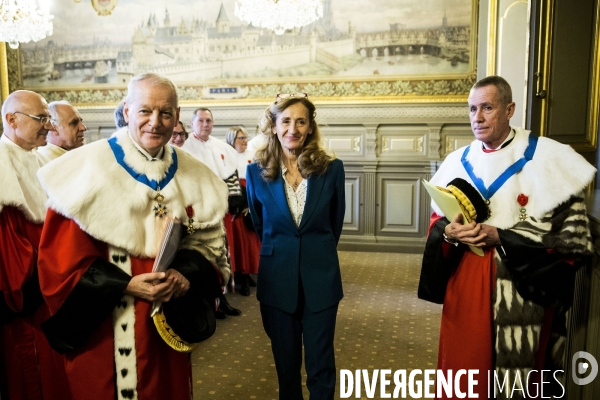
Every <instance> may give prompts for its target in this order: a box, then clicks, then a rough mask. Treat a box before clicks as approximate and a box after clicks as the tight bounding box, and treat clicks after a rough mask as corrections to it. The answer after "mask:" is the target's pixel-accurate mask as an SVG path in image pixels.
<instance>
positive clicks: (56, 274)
mask: <svg viewBox="0 0 600 400" xmlns="http://www.w3.org/2000/svg"><path fill="white" fill-rule="evenodd" d="M124 114H125V118H126V120H127V122H128V127H129V128H128V129H124V130H121V131H119V132H118V133H117V134H116V135H115V137H113V138H111V139H109V140H101V141H97V142H94V143H91V144H89V145H87V146H83V147H81V148H79V149H76V150H73V151H70V152H67V153H66V154H64V155H63V156H61V157H60V158H57V159H56V160H54V161H53V162H51V163H49V164H48V165H46V166H45V167H44V168H42V169H41V170H40V171H39V173H38V177H39V178H40V182H41V184H42V186H43V187H44V189H45V190H46V192H47V194H48V199H49V201H48V205H49V209H48V214H47V217H46V221H45V224H44V230H43V232H42V237H41V241H40V255H39V271H40V272H39V274H40V286H41V289H42V293H43V295H44V298H45V301H46V303H47V304H48V306H49V308H50V312H51V313H52V316H51V317H50V318H49V319H48V320H47V321H46V322H44V323H43V324H42V329H43V330H44V333H45V334H46V336H47V337H48V339H49V342H50V344H51V345H52V346H53V348H54V349H56V350H57V351H59V352H61V353H64V354H65V358H66V372H67V378H68V381H69V382H68V386H69V388H70V390H71V394H72V398H73V399H74V400H84V399H85V400H90V399H98V400H106V399H117V398H118V399H140V400H144V399H153V400H154V399H157V400H161V399H165V400H166V399H182V400H183V399H191V398H192V393H191V388H192V381H191V367H190V362H189V354H186V353H183V352H178V351H175V350H174V349H173V348H171V347H170V346H169V345H167V343H166V342H165V341H164V340H163V339H162V338H161V336H160V335H159V333H158V331H157V328H156V327H155V325H154V322H153V319H152V318H151V317H150V315H151V310H152V308H153V302H162V303H163V305H164V307H167V306H168V307H169V309H171V310H174V311H175V312H176V315H178V316H180V317H182V318H183V319H184V320H185V321H183V324H184V325H185V323H186V322H188V323H189V322H190V321H192V320H193V319H194V316H195V315H196V314H197V313H199V312H203V310H204V311H206V310H208V312H209V313H212V312H211V311H210V308H208V306H207V303H214V299H215V298H216V297H217V296H218V295H219V293H220V286H219V283H218V278H217V274H216V271H215V270H214V268H213V264H214V265H216V266H218V268H219V269H220V271H221V272H222V274H223V275H224V276H227V277H228V276H229V274H230V270H229V266H228V264H227V254H226V248H225V240H224V230H223V225H222V219H223V215H224V214H225V211H226V210H227V185H226V184H225V183H224V182H223V181H222V180H221V179H219V178H218V177H217V176H216V175H215V174H214V173H212V172H211V171H210V170H209V169H208V168H207V167H206V166H205V165H204V164H202V163H200V162H199V161H197V160H196V159H195V158H193V157H192V156H191V155H189V154H188V153H186V152H184V151H180V150H179V149H176V148H173V147H172V146H169V145H167V143H168V141H169V139H170V138H171V135H172V131H173V128H174V127H175V125H176V124H177V121H178V120H179V106H178V99H177V91H176V88H175V86H174V84H173V83H172V82H171V81H170V80H168V79H166V78H163V77H161V76H158V75H155V74H145V75H140V76H137V77H134V78H133V79H132V80H131V82H130V83H129V86H128V95H127V98H126V100H125V108H124ZM170 217H173V218H178V219H179V220H181V221H182V222H183V224H184V225H185V231H186V235H185V236H184V237H183V239H182V241H181V244H180V246H179V251H178V253H177V255H176V256H175V260H174V261H173V262H172V264H171V265H170V267H169V268H168V269H167V270H166V272H152V271H153V265H154V262H155V258H156V257H157V255H158V253H159V247H160V243H161V239H162V237H163V232H164V230H165V226H166V224H167V220H168V218H170ZM202 302H204V303H203V304H204V306H205V307H204V308H203V307H202V305H203V304H201V303H202ZM165 314H166V312H165ZM211 316H212V314H211ZM180 319H181V318H180ZM175 322H177V321H175ZM213 322H214V321H213ZM167 323H168V324H169V325H171V326H174V325H173V323H174V321H173V320H170V319H169V318H167ZM178 324H179V325H181V324H182V321H181V320H179V321H178ZM176 333H178V334H180V333H179V332H178V331H176ZM181 336H182V339H183V340H184V341H185V340H188V339H186V338H184V337H183V335H181ZM188 341H189V340H188Z"/></svg>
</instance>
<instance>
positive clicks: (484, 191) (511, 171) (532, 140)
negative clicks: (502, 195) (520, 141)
mask: <svg viewBox="0 0 600 400" xmlns="http://www.w3.org/2000/svg"><path fill="white" fill-rule="evenodd" d="M537 142H538V137H537V136H535V135H532V134H531V133H530V134H529V145H528V146H527V148H526V149H525V153H524V154H523V157H521V158H520V159H518V160H517V161H515V162H514V164H513V165H511V166H510V167H508V168H507V169H506V170H505V171H504V172H503V173H502V174H500V176H499V177H498V178H496V180H495V181H494V182H492V184H491V185H490V187H489V188H486V187H485V184H484V183H483V180H482V179H481V178H479V177H477V175H475V172H474V171H473V166H472V165H471V163H470V162H469V161H468V160H467V155H468V154H469V150H470V149H471V146H467V148H466V149H465V151H464V153H463V155H462V157H461V159H460V162H462V165H463V167H465V170H466V171H467V174H469V177H470V178H471V180H472V181H473V183H474V184H475V186H476V187H477V190H479V193H481V195H482V196H483V198H484V199H485V200H489V199H491V198H492V196H493V195H494V194H495V193H496V192H497V191H498V189H500V188H501V187H502V185H504V183H506V181H507V180H508V179H509V178H510V177H511V176H513V175H515V174H517V173H519V172H520V171H521V170H522V169H523V167H524V166H525V164H527V163H528V162H529V161H531V159H532V158H533V154H534V153H535V148H536V147H537Z"/></svg>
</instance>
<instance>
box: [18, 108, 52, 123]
mask: <svg viewBox="0 0 600 400" xmlns="http://www.w3.org/2000/svg"><path fill="white" fill-rule="evenodd" d="M13 114H22V115H26V116H28V117H29V118H33V119H35V120H37V121H38V122H40V123H41V124H42V125H43V126H46V125H48V124H50V125H51V126H54V122H52V118H50V117H38V116H37V115H31V114H27V113H24V112H21V111H15V112H13Z"/></svg>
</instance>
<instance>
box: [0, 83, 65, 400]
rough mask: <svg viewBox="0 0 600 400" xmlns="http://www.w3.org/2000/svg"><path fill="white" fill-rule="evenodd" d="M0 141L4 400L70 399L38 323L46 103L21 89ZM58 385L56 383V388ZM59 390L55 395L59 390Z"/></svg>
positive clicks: (6, 113)
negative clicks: (41, 148) (41, 150)
mask: <svg viewBox="0 0 600 400" xmlns="http://www.w3.org/2000/svg"><path fill="white" fill-rule="evenodd" d="M2 123H3V127H4V135H2V137H1V138H0V188H1V190H0V289H1V290H2V297H1V298H0V318H1V320H2V323H3V326H2V347H3V353H4V360H3V361H4V369H5V371H6V377H2V380H4V379H6V382H3V383H4V385H6V384H7V385H8V387H5V386H4V385H3V388H2V392H3V394H2V398H4V397H5V396H7V398H8V399H19V400H20V399H42V398H52V397H54V398H58V397H57V396H60V397H61V398H65V399H68V397H67V396H68V394H66V393H64V392H62V391H61V390H60V386H61V383H62V382H64V380H61V378H64V375H62V374H61V372H62V371H61V366H60V365H59V363H60V361H58V360H59V356H58V354H56V353H54V352H53V351H52V350H51V349H50V347H49V346H48V343H47V341H46V339H45V338H44V335H43V334H42V331H41V330H40V327H39V324H40V322H41V321H42V320H43V319H44V318H45V317H47V316H48V310H47V308H46V307H45V306H42V304H43V299H42V295H41V293H40V287H39V282H38V267H37V262H38V247H39V241H40V235H41V233H42V226H43V222H44V218H45V216H46V205H45V203H46V200H47V196H46V193H44V190H43V189H42V186H41V185H40V183H39V181H38V179H37V177H36V173H37V171H38V169H39V168H40V167H41V166H43V165H44V164H45V163H46V159H45V158H44V157H42V156H41V155H40V154H39V153H38V152H37V150H36V148H37V147H39V146H44V145H45V144H46V136H47V135H48V130H50V129H52V128H53V127H52V123H51V121H50V114H49V111H48V104H47V103H46V100H44V98H43V97H42V96H40V95H39V94H37V93H34V92H30V91H26V90H19V91H16V92H13V93H11V94H10V95H9V96H8V97H7V99H6V100H5V101H4V104H3V105H2ZM55 384H56V385H55ZM57 386H58V388H59V391H58V392H56V391H54V390H55V389H56V388H57Z"/></svg>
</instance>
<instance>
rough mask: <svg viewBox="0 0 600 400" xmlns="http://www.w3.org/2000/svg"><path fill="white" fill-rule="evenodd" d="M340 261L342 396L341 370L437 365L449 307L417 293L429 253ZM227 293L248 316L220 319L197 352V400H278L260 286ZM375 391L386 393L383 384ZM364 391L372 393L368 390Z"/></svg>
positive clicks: (345, 256)
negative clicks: (247, 292) (423, 262)
mask: <svg viewBox="0 0 600 400" xmlns="http://www.w3.org/2000/svg"><path fill="white" fill-rule="evenodd" d="M340 262H341V269H342V280H343V284H344V294H345V297H344V299H343V300H342V302H341V303H340V307H339V312H338V320H337V328H336V339H335V346H336V365H337V368H338V383H337V385H336V398H339V370H340V369H349V370H356V369H368V370H369V372H370V373H371V372H372V371H373V369H390V370H392V371H394V370H398V369H406V370H407V373H409V372H410V370H412V369H425V368H435V365H436V362H437V344H438V333H439V323H440V314H441V306H438V305H435V304H431V303H427V302H424V301H422V300H419V299H417V297H416V291H417V284H418V281H419V273H420V268H421V255H420V254H394V253H358V252H347V251H345V252H340ZM227 297H228V299H229V302H230V303H231V305H233V306H234V307H237V308H240V309H241V310H243V315H242V316H240V317H228V318H227V319H226V320H223V321H218V324H217V331H216V333H215V335H214V336H213V337H212V338H210V339H209V340H207V341H205V342H203V343H201V344H200V345H199V346H198V347H197V348H196V349H195V350H194V352H193V354H192V364H193V376H194V381H195V383H194V399H202V400H205V399H258V400H271V399H273V400H277V399H278V393H277V390H278V389H277V374H276V372H275V365H274V363H273V356H272V354H271V348H270V343H269V340H268V338H267V336H266V334H265V333H264V330H263V328H262V322H261V318H260V311H259V304H258V302H257V301H256V297H255V290H254V288H252V295H251V296H249V297H244V296H240V295H239V294H237V293H231V294H228V295H227ZM304 379H306V377H305V378H304ZM393 387H394V386H393V383H392V386H391V389H390V387H388V393H391V392H392V390H393ZM375 393H376V397H375V398H379V397H378V395H379V389H377V391H376V392H375ZM361 394H362V395H363V397H362V398H363V399H366V398H367V397H366V395H365V390H364V388H363V390H362V393H361ZM305 398H306V399H308V391H307V390H306V388H305ZM351 398H355V396H354V395H352V397H351Z"/></svg>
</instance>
